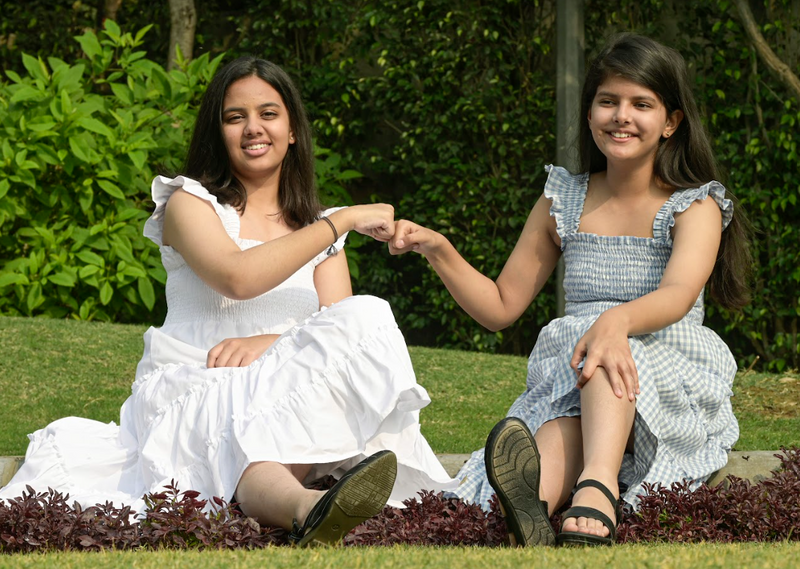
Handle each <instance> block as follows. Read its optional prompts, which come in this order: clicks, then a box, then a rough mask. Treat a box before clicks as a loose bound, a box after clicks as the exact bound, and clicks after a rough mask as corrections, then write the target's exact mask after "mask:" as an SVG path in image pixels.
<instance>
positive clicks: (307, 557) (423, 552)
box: [0, 542, 800, 569]
mask: <svg viewBox="0 0 800 569" xmlns="http://www.w3.org/2000/svg"><path fill="white" fill-rule="evenodd" d="M798 556H800V543H798V542H793V543H780V544H758V543H747V544H734V545H720V544H699V545H665V544H661V545H616V546H614V547H607V548H594V549H573V548H558V549H555V548H542V547H531V548H528V549H510V548H499V549H498V548H492V549H489V548H473V547H407V546H397V547H365V548H356V547H347V548H338V549H312V550H297V549H290V548H283V547H273V548H268V549H262V550H256V551H155V552H152V551H151V552H142V551H131V552H103V553H48V554H45V555H39V554H37V555H13V556H0V568H6V567H9V568H11V567H13V568H15V569H16V568H19V569H22V568H39V567H63V568H70V569H84V568H87V569H91V568H95V567H98V568H100V567H103V568H106V567H136V568H137V569H151V568H152V569H167V568H171V567H193V568H194V569H209V568H218V567H219V568H228V567H235V568H236V569H250V568H253V569H255V568H259V569H260V568H263V567H269V568H270V569H298V568H302V569H351V568H359V569H369V568H371V567H391V568H392V569H404V568H408V569H422V568H424V569H450V568H453V569H486V568H487V567H491V568H492V569H520V568H523V567H524V568H531V569H542V568H551V567H552V568H569V569H581V568H589V569H598V568H605V567H613V568H614V569H640V568H648V567H659V568H664V569H673V568H674V569H687V568H691V569H694V568H699V567H719V568H723V569H739V568H742V567H758V568H759V569H772V568H782V567H786V568H794V567H797V559H798Z"/></svg>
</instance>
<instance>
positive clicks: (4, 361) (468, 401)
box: [0, 317, 800, 569]
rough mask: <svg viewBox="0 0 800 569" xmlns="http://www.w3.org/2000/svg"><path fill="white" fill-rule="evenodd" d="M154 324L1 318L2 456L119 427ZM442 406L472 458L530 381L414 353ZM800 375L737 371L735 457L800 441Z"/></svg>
mask: <svg viewBox="0 0 800 569" xmlns="http://www.w3.org/2000/svg"><path fill="white" fill-rule="evenodd" d="M145 330H146V327H143V326H123V325H115V324H102V323H84V322H73V321H63V320H46V319H25V318H4V317H0V354H2V357H0V418H1V419H2V420H0V455H16V454H24V452H25V448H26V446H27V438H26V436H25V435H26V434H27V433H29V432H32V431H34V430H36V429H39V428H41V427H43V426H44V425H46V424H47V423H48V422H50V421H52V420H54V419H57V418H59V417H63V416H67V415H78V416H82V417H89V418H92V419H97V420H100V421H115V422H116V421H118V420H119V407H120V405H121V404H122V402H123V401H124V400H125V398H126V397H127V396H128V394H129V392H130V384H131V381H132V379H133V375H134V370H135V368H136V364H137V362H138V360H139V356H140V353H141V350H142V334H143V333H144V332H145ZM411 357H412V360H413V362H414V366H415V369H416V371H417V376H418V379H419V382H420V383H421V384H422V385H424V386H425V387H426V388H427V390H428V392H429V393H430V395H431V398H432V400H433V403H432V404H431V405H430V406H429V407H427V408H426V409H423V410H422V412H421V422H422V431H423V433H424V434H425V436H426V437H427V438H428V440H429V442H430V444H431V446H432V447H433V449H434V450H435V451H436V452H439V453H467V452H471V451H472V450H474V449H476V448H478V447H480V446H482V445H483V442H484V441H485V438H486V434H487V433H488V432H489V430H490V428H491V427H492V426H493V425H494V423H495V422H496V421H497V420H499V419H500V418H501V417H503V416H505V412H506V410H507V408H508V407H509V405H510V404H511V403H512V402H513V400H514V399H515V398H516V397H517V395H519V393H521V392H522V390H523V389H524V386H525V368H526V360H525V358H522V357H513V356H498V355H489V354H476V353H467V352H458V351H451V350H436V349H430V348H418V347H412V348H411ZM798 377H799V376H798V375H797V374H795V373H787V374H780V375H771V374H763V373H748V374H740V375H739V377H738V378H737V381H736V384H735V386H734V392H735V394H736V397H735V398H734V409H735V412H736V415H737V417H738V418H739V422H740V427H741V431H742V435H741V439H740V441H739V443H738V444H737V446H736V448H737V450H759V449H760V450H773V449H778V448H779V447H780V446H782V445H784V446H791V445H800V420H798V419H800V403H799V402H800V379H798ZM798 556H800V543H798V542H791V543H777V544H736V545H721V544H701V545H669V544H649V545H618V546H614V547H612V548H603V549H565V548H560V549H543V548H531V549H528V550H513V549H509V548H499V549H498V548H493V549H481V548H436V547H391V548H338V549H315V550H294V549H290V548H269V549H266V550H260V551H250V552H245V551H228V552H216V551H213V552H212V551H208V552H197V551H156V552H153V551H138V552H104V553H49V554H45V555H44V556H43V555H39V554H36V555H13V556H3V555H0V568H4V567H39V566H41V565H44V566H48V567H75V568H78V567H80V568H83V567H131V566H136V567H140V568H148V567H153V568H158V569H164V568H167V567H178V566H181V567H183V566H193V567H195V568H196V569H205V568H208V567H245V568H247V567H263V566H269V567H273V568H282V567H287V568H288V567H291V568H296V567H309V568H317V567H319V568H342V567H347V568H349V567H365V568H366V567H397V568H405V567H409V568H418V567H425V568H428V567H431V568H434V569H436V568H449V567H458V568H462V567H464V568H470V567H475V568H484V567H488V566H491V567H492V568H493V569H504V568H509V569H511V568H514V569H517V568H519V567H536V568H537V569H538V568H540V567H571V568H578V567H605V566H613V567H615V568H616V567H636V568H638V567H675V568H683V567H724V568H729V567H759V568H767V567H795V566H796V565H797V561H796V560H797V558H798Z"/></svg>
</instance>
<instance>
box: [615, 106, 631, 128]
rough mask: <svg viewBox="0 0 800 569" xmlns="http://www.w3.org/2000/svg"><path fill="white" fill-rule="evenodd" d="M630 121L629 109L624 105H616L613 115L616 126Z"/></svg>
mask: <svg viewBox="0 0 800 569" xmlns="http://www.w3.org/2000/svg"><path fill="white" fill-rule="evenodd" d="M630 120H631V116H630V107H629V106H628V105H627V104H626V103H620V104H619V105H617V110H616V112H615V113H614V122H616V123H617V124H627V123H629V122H630Z"/></svg>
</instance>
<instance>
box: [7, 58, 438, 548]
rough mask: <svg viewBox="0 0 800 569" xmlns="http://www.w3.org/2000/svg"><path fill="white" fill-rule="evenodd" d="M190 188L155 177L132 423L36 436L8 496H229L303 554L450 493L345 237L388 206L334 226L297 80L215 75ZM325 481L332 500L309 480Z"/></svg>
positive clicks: (245, 61) (136, 503) (414, 389)
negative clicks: (422, 498)
mask: <svg viewBox="0 0 800 569" xmlns="http://www.w3.org/2000/svg"><path fill="white" fill-rule="evenodd" d="M184 173H185V175H184V176H179V177H177V178H175V179H169V178H165V177H161V176H159V177H157V178H156V179H155V180H154V181H153V186H152V193H153V200H154V202H155V204H156V209H155V211H154V213H153V215H152V217H151V218H150V219H149V220H148V221H147V223H146V225H145V235H147V236H148V237H149V238H150V239H152V240H153V241H154V242H156V243H157V244H158V245H159V246H160V249H161V255H162V262H163V264H164V267H165V269H166V271H167V285H166V294H167V306H168V313H167V317H166V320H165V322H164V324H163V326H162V327H160V328H150V329H149V330H148V331H147V333H146V334H145V337H144V341H145V349H144V355H143V357H142V359H141V361H140V363H139V365H138V367H137V370H136V381H135V382H134V384H133V387H132V394H131V396H130V398H129V399H128V400H127V401H126V402H125V404H124V405H123V407H122V410H121V413H120V425H119V426H117V425H115V424H113V423H111V424H108V425H106V424H101V423H98V422H96V421H91V420H88V419H78V418H66V419H61V420H59V421H56V422H54V423H52V424H51V425H49V426H48V427H46V428H44V429H42V430H40V431H37V432H36V433H34V434H33V435H31V436H30V438H31V444H30V445H29V448H28V451H27V453H26V458H25V463H24V465H23V467H22V468H21V470H20V471H19V472H18V473H17V475H16V476H15V477H14V478H13V479H12V480H11V482H10V483H9V485H8V486H6V487H5V488H4V489H2V490H0V498H12V497H15V496H19V495H20V494H21V493H22V492H23V491H24V490H25V486H26V485H27V484H29V485H31V486H32V487H33V488H34V489H36V490H44V489H46V488H48V487H51V488H54V489H56V490H59V491H61V492H68V493H69V494H70V495H71V497H72V499H75V500H77V501H79V502H81V503H82V504H83V505H85V506H86V505H93V504H95V503H98V502H105V501H107V500H111V501H113V502H115V503H117V504H118V505H119V504H122V503H125V504H130V505H132V506H133V508H134V509H135V510H137V511H141V510H142V509H143V508H144V502H143V500H142V497H143V495H144V494H146V493H148V492H156V491H159V490H161V489H162V488H163V486H165V485H166V484H168V483H169V482H170V481H171V480H175V481H176V482H177V485H178V487H179V488H180V489H181V490H189V489H191V490H196V491H199V492H200V493H201V497H203V498H206V499H209V498H211V497H212V496H220V497H223V498H226V499H228V500H231V499H234V497H235V499H236V501H237V502H239V503H240V506H241V508H242V510H243V511H244V512H245V513H246V514H247V515H249V516H252V517H254V518H256V519H258V521H260V522H261V523H263V524H268V525H273V526H281V527H284V528H291V529H292V533H291V534H290V539H291V540H292V541H294V542H297V543H299V544H301V545H305V544H307V543H312V542H326V543H335V542H338V541H339V540H340V539H341V538H342V537H343V536H344V535H345V534H346V533H347V532H348V531H350V529H352V528H353V527H354V526H355V525H357V524H358V523H360V522H362V521H364V520H365V519H367V518H369V517H371V516H373V515H375V514H376V513H377V512H379V511H380V510H381V509H382V508H383V506H384V505H385V504H386V503H387V501H389V503H391V504H394V505H400V504H401V502H402V501H403V500H405V499H407V498H411V497H414V496H415V494H416V492H418V491H419V490H422V489H430V490H437V489H438V490H444V489H448V488H452V486H453V481H452V480H451V479H450V477H449V476H448V475H447V474H446V472H445V471H444V469H443V468H442V466H441V465H440V464H439V462H438V460H437V459H436V456H435V455H434V454H433V452H432V451H431V449H430V447H429V446H428V444H427V442H426V440H425V439H424V437H423V436H422V435H421V434H420V431H419V409H421V408H422V407H424V406H425V405H427V404H428V403H429V402H430V400H429V398H428V395H427V393H426V391H425V390H424V388H422V387H421V386H419V385H418V384H417V383H416V379H415V376H414V372H413V369H412V366H411V361H410V359H409V357H408V352H407V349H406V346H405V342H404V339H403V336H402V334H401V333H400V331H399V330H398V328H397V325H396V323H395V321H394V318H393V316H392V312H391V310H390V308H389V306H388V305H387V304H386V303H385V302H384V301H382V300H380V299H377V298H374V297H353V296H352V289H351V285H350V277H349V272H348V268H347V260H346V257H345V254H344V251H343V250H342V247H343V244H344V239H345V236H346V234H347V232H348V231H350V230H355V231H358V232H360V233H363V234H366V235H370V236H372V237H374V238H375V239H378V240H381V241H387V240H388V239H389V238H390V237H391V236H392V235H393V233H394V220H393V218H394V211H393V209H392V207H391V206H389V205H385V204H373V205H358V206H352V207H348V208H337V209H328V210H325V211H322V208H321V207H320V205H319V201H318V197H317V193H316V188H315V185H314V163H313V151H312V142H311V134H310V127H309V124H308V120H307V118H306V114H305V111H304V109H303V105H302V101H301V99H300V96H299V93H298V91H297V89H296V88H295V86H294V85H293V84H292V82H291V80H290V79H289V77H288V76H287V75H286V74H285V73H284V72H283V71H282V70H281V69H280V68H279V67H277V66H276V65H274V64H272V63H269V62H267V61H264V60H260V59H256V58H252V57H244V58H240V59H237V60H235V61H233V62H231V63H229V64H228V65H226V66H225V67H223V68H222V69H220V71H219V72H218V73H217V74H216V75H215V77H214V79H213V80H212V81H211V83H210V84H209V87H208V90H207V92H206V94H205V96H204V98H203V102H202V105H201V108H200V110H199V113H198V119H197V124H196V126H195V130H194V134H193V137H192V142H191V145H190V149H189V153H188V158H187V163H186V166H185V169H184ZM327 474H331V475H333V476H336V477H340V480H339V482H338V483H337V484H336V486H334V487H333V488H332V489H331V490H329V491H328V492H327V493H323V492H320V491H316V490H310V489H307V488H306V487H305V486H304V485H303V482H304V481H309V480H313V479H316V478H318V477H320V476H323V475H327Z"/></svg>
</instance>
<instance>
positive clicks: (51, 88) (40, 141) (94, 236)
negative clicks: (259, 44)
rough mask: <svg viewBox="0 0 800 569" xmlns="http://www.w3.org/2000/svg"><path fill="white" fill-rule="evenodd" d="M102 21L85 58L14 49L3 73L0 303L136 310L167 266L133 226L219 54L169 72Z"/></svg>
mask: <svg viewBox="0 0 800 569" xmlns="http://www.w3.org/2000/svg"><path fill="white" fill-rule="evenodd" d="M146 31H147V28H145V29H142V30H141V31H139V32H138V33H137V34H136V35H135V36H133V35H131V34H129V33H124V34H123V33H122V32H121V30H120V29H119V27H118V26H117V25H116V24H115V23H114V22H113V21H107V22H106V25H105V29H104V30H103V32H102V33H101V38H98V37H97V36H95V34H94V33H92V32H87V33H84V34H83V35H82V36H80V37H78V38H76V39H77V41H78V42H79V43H80V46H81V48H82V50H83V53H84V54H85V58H84V59H81V60H78V61H77V62H76V63H74V64H72V65H70V64H68V63H66V62H65V61H63V60H61V59H59V58H57V57H49V58H47V62H45V61H43V60H42V59H40V58H34V57H31V56H28V55H23V56H22V60H23V64H24V66H25V69H26V70H27V72H28V73H27V75H26V76H24V77H23V76H20V75H19V74H17V73H15V72H13V71H9V72H7V75H8V77H9V79H11V83H10V84H2V85H0V129H2V133H3V134H2V138H3V142H2V148H1V149H0V150H1V151H2V161H0V230H1V231H2V236H0V291H2V296H0V312H2V313H3V314H10V315H26V316H33V315H42V316H48V317H64V316H70V317H73V318H79V319H99V320H116V321H121V322H129V321H141V320H142V319H147V318H148V317H151V316H153V314H152V313H154V312H158V311H159V310H163V308H162V307H161V306H160V305H161V304H163V303H159V302H157V301H158V299H159V298H160V297H161V296H162V295H163V283H164V281H165V276H166V275H165V272H164V269H163V267H162V266H161V261H160V257H159V254H158V250H157V248H156V247H155V246H154V245H153V244H152V243H151V242H150V241H149V240H148V239H146V238H145V237H144V236H143V235H142V231H141V229H142V224H143V221H144V219H146V218H147V217H148V208H149V207H150V205H149V204H150V197H149V191H148V188H149V186H150V182H151V180H152V178H153V176H154V174H155V173H158V172H161V171H174V170H175V169H176V168H177V165H178V164H180V162H181V161H182V159H183V155H184V153H185V147H186V143H187V140H188V136H189V133H190V129H191V126H192V124H193V120H194V114H193V107H194V106H196V103H197V100H198V98H199V96H200V95H201V94H202V92H203V90H204V88H205V85H206V84H207V82H208V80H209V79H210V77H211V76H212V75H213V73H214V71H215V69H216V67H217V66H218V64H219V62H220V58H219V57H218V58H216V59H214V60H210V59H209V58H208V57H207V56H204V57H201V58H198V59H196V60H194V61H192V62H191V63H190V64H188V65H184V67H183V68H182V69H180V70H175V71H172V72H170V73H167V72H165V71H164V69H163V68H162V67H161V66H159V65H157V64H155V63H153V62H152V61H149V60H148V59H146V58H145V55H146V54H145V52H144V51H142V50H137V48H139V47H140V46H141V45H142V43H143V40H142V38H143V36H144V34H145V33H146Z"/></svg>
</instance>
